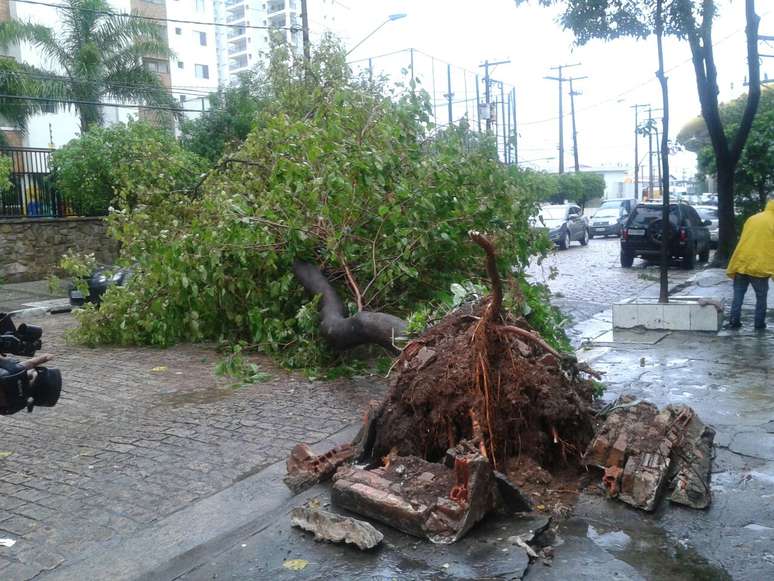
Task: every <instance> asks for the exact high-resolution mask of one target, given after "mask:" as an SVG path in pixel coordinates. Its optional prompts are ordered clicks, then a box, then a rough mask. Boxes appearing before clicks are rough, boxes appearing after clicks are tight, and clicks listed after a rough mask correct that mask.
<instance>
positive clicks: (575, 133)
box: [567, 77, 588, 173]
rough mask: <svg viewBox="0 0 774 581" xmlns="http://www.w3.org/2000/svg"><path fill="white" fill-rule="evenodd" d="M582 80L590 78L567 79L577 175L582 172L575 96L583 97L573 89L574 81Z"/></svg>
mask: <svg viewBox="0 0 774 581" xmlns="http://www.w3.org/2000/svg"><path fill="white" fill-rule="evenodd" d="M582 79H588V77H570V78H569V79H567V80H568V81H570V112H571V113H572V151H573V155H574V157H575V173H578V172H579V171H580V163H579V162H578V131H577V129H576V128H575V96H576V95H582V94H583V93H580V92H578V91H574V90H573V88H572V82H573V81H580V80H582Z"/></svg>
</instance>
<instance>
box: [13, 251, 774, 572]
mask: <svg viewBox="0 0 774 581" xmlns="http://www.w3.org/2000/svg"><path fill="white" fill-rule="evenodd" d="M547 264H548V265H553V266H556V267H557V268H558V269H559V271H560V274H559V276H558V277H557V278H556V279H553V280H550V281H548V282H549V285H550V287H551V289H552V291H554V293H555V294H554V297H553V299H552V300H553V302H554V303H555V304H556V305H557V306H559V307H560V308H562V309H563V310H564V311H565V312H566V313H567V314H568V315H570V316H571V317H572V320H573V323H574V324H573V326H572V327H571V328H570V329H569V334H570V336H571V337H572V339H573V343H574V344H575V345H576V346H577V347H578V348H579V355H580V357H581V358H585V359H588V360H590V361H591V362H592V365H593V366H594V367H595V368H597V369H599V370H602V371H605V372H606V376H605V383H606V384H607V392H606V394H605V398H606V399H608V400H612V399H615V398H616V397H617V396H619V395H620V394H622V393H631V394H633V395H635V396H636V397H638V398H647V399H648V400H650V401H653V402H654V403H656V404H658V405H660V406H661V405H664V404H667V403H687V404H689V405H691V406H693V407H694V409H695V410H696V411H697V412H698V414H699V415H700V417H701V418H702V419H703V420H704V421H705V422H706V423H708V424H711V425H712V426H713V427H714V428H715V429H716V430H717V436H716V439H715V443H716V458H715V462H714V465H713V466H714V467H713V476H712V491H713V504H712V506H711V507H710V508H709V509H708V510H705V511H695V510H690V509H686V508H683V507H678V506H669V505H668V503H665V504H664V506H662V507H661V508H660V509H659V510H658V511H657V512H656V513H655V514H652V515H649V514H644V513H642V512H639V511H636V510H634V509H631V508H629V507H627V506H624V505H622V504H620V503H617V502H614V501H608V500H606V499H604V498H602V497H599V496H594V495H584V496H581V497H580V499H579V501H578V504H577V506H576V509H575V513H574V515H573V516H572V518H570V519H569V520H566V521H563V522H561V523H559V525H558V529H557V534H558V536H557V538H556V540H555V545H556V547H555V553H554V559H553V563H552V566H550V567H548V566H545V565H543V564H542V563H541V562H539V561H538V562H536V563H533V564H532V565H531V566H530V567H529V568H526V564H527V559H526V555H525V553H524V552H523V550H522V549H520V548H519V547H517V546H514V545H513V544H511V543H510V542H509V541H508V537H509V536H512V535H513V534H514V531H515V530H516V529H515V528H514V527H519V526H522V525H523V524H524V523H520V522H519V521H516V520H514V519H512V518H504V517H497V518H490V519H487V520H486V521H485V522H484V523H482V524H481V526H479V527H476V528H475V529H474V530H473V531H472V532H471V534H470V536H469V537H466V539H465V540H464V541H463V542H462V543H459V544H457V545H453V546H451V547H442V548H440V547H437V546H434V545H430V544H428V543H427V542H425V541H420V540H417V539H413V538H411V537H408V536H406V535H403V534H402V533H399V532H397V531H392V530H390V529H389V528H388V527H384V526H382V525H377V527H378V528H379V529H380V530H382V531H383V532H384V533H385V536H386V542H385V543H384V546H383V547H382V548H379V549H377V550H376V551H374V552H371V553H361V552H359V551H357V549H353V548H350V547H342V546H338V545H329V544H323V543H316V542H314V541H313V540H312V537H311V536H310V535H309V534H308V533H304V532H302V531H299V530H298V529H291V528H290V519H289V516H288V514H289V512H290V510H291V509H292V508H293V507H294V506H297V505H299V504H301V503H302V502H304V501H306V500H309V499H310V498H315V497H316V498H318V499H319V501H320V502H321V503H323V504H324V503H326V502H327V498H328V497H327V491H326V488H325V487H317V488H315V489H313V490H311V491H309V492H307V493H305V494H302V495H300V496H297V497H292V496H291V495H290V494H289V492H288V491H287V490H285V489H284V487H283V486H282V484H281V481H280V479H281V475H282V472H283V468H282V465H283V463H284V462H283V460H284V458H285V457H286V455H287V453H288V451H289V449H290V447H291V446H292V445H293V444H294V443H296V442H299V441H310V442H313V441H319V440H323V439H326V438H329V437H331V436H332V435H334V434H336V433H337V432H338V431H339V430H341V429H342V428H344V427H346V426H356V425H357V423H358V419H359V418H360V416H361V413H362V410H363V409H364V407H365V404H366V402H367V401H368V399H371V398H379V397H380V394H381V393H382V390H383V387H384V384H383V382H382V381H381V380H379V379H378V378H359V379H356V380H353V381H347V380H340V381H337V382H309V381H306V380H304V379H303V378H301V377H299V376H297V375H294V374H288V373H286V372H283V371H280V370H276V369H273V368H271V366H270V364H268V363H267V364H266V366H267V369H268V370H269V371H270V372H271V373H272V376H273V377H272V379H271V380H269V381H267V382H265V383H262V384H256V385H252V386H243V387H240V388H234V387H233V386H230V385H227V384H224V382H222V381H220V380H219V379H217V378H214V377H213V376H212V366H213V365H214V362H215V361H216V359H217V355H216V354H215V353H214V351H213V350H212V348H211V347H207V346H181V347H178V348H174V349H170V350H164V351H161V350H154V349H126V348H120V349H119V348H116V349H97V350H91V349H86V348H82V347H72V346H68V345H66V343H65V341H64V332H65V331H66V329H67V328H69V327H71V326H72V324H73V321H72V318H71V316H70V315H57V316H55V317H51V316H49V317H47V318H46V319H45V320H43V321H42V322H43V324H44V328H45V335H44V339H45V340H46V342H47V348H49V349H52V350H53V351H54V352H55V354H56V355H57V360H56V363H57V365H58V366H60V367H62V368H63V370H64V375H65V382H66V386H65V394H64V396H63V401H62V402H61V403H60V405H59V406H57V407H56V408H53V409H51V410H38V411H36V412H35V413H33V414H32V415H29V416H28V415H26V414H19V415H17V416H14V417H12V418H3V419H2V433H3V436H4V442H5V443H4V445H3V447H2V450H0V452H2V455H0V494H2V496H0V537H9V538H13V539H15V540H16V541H17V544H16V545H15V546H14V547H13V548H10V549H9V548H0V578H2V579H10V580H16V579H29V578H32V577H35V576H40V577H41V578H48V577H51V578H56V579H78V580H80V579H98V578H110V579H134V578H148V579H177V578H185V579H267V578H277V579H332V578H335V579H489V578H492V579H494V578H496V579H520V578H526V579H544V580H548V579H551V580H565V579H592V578H593V579H598V578H610V579H653V580H666V581H672V580H674V581H677V580H683V579H686V580H688V579H691V580H693V579H699V580H703V579H706V580H714V579H719V580H723V579H737V580H744V581H747V580H750V581H753V580H755V581H758V580H763V579H774V502H772V501H773V500H774V328H773V327H774V317H773V318H772V319H771V320H770V328H769V331H768V332H767V333H764V334H760V333H754V332H752V331H751V330H749V329H743V330H742V331H737V332H727V331H722V332H720V333H717V334H716V333H677V332H660V331H649V332H648V331H638V330H633V331H626V332H613V331H612V330H611V322H610V312H609V311H610V304H611V303H612V302H613V301H616V300H621V299H623V298H628V297H630V296H634V295H643V296H653V294H655V293H656V292H657V289H658V285H657V280H656V276H657V269H656V268H655V267H653V266H652V265H646V264H644V263H640V262H638V263H636V264H635V268H634V269H630V270H627V269H621V268H620V267H619V266H618V265H617V240H612V239H611V240H592V241H591V243H590V245H589V246H588V247H585V248H580V247H575V246H573V247H572V248H571V249H570V250H568V251H566V252H558V253H556V254H555V255H553V256H552V257H551V258H549V259H548V263H544V264H543V266H542V267H540V268H541V272H542V274H547V266H546V265H547ZM541 272H536V273H534V274H535V275H536V276H541ZM693 277H695V281H694V282H692V283H690V282H689V281H690V279H691V278H693ZM670 279H671V282H672V288H673V291H674V292H675V293H681V294H701V295H703V296H707V297H709V298H726V299H730V296H731V295H730V284H729V281H728V280H727V279H725V278H724V277H723V276H722V273H718V272H717V271H705V272H703V273H696V272H688V271H682V270H680V269H672V270H670ZM0 294H1V293H0ZM21 294H23V293H21ZM770 295H774V293H770ZM27 296H28V297H29V296H32V295H27ZM9 297H10V295H9ZM33 298H34V297H33ZM1 299H2V296H0V300H1ZM9 300H15V301H17V303H19V304H21V302H22V301H24V302H29V301H28V299H25V298H24V296H21V297H16V296H14V297H10V299H9ZM9 304H10V303H9ZM751 308H752V297H748V301H747V303H746V305H745V311H744V317H745V318H746V321H748V323H749V319H750V315H751ZM773 314H774V313H773ZM338 438H339V439H340V440H342V441H344V440H346V439H347V438H348V436H344V435H341V434H339V436H338ZM503 527H505V528H503ZM293 559H298V560H301V561H306V564H305V565H304V566H303V568H302V569H300V570H295V571H294V570H291V569H289V568H288V567H287V566H286V565H287V564H288V561H291V560H293ZM119 565H120V566H119ZM122 567H123V568H122ZM525 571H526V572H525Z"/></svg>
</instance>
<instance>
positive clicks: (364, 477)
mask: <svg viewBox="0 0 774 581" xmlns="http://www.w3.org/2000/svg"><path fill="white" fill-rule="evenodd" d="M331 498H332V500H333V502H334V504H336V505H338V506H341V507H343V508H345V509H347V510H350V511H352V512H354V513H356V514H362V515H364V516H366V517H368V518H372V519H375V520H378V521H380V522H383V523H385V524H388V525H390V526H392V527H394V528H397V529H398V530H401V531H403V532H405V533H408V534H410V535H414V536H417V537H424V538H428V539H430V540H431V541H432V542H434V543H439V544H447V543H453V542H455V541H457V540H458V539H460V538H461V537H462V536H463V535H464V534H465V533H466V532H468V530H470V528H472V527H473V525H474V524H476V523H477V522H478V521H480V520H481V519H482V518H483V517H484V516H485V515H486V514H487V513H488V512H490V511H491V510H493V509H494V508H495V507H496V504H497V500H498V495H497V493H496V486H495V483H494V475H493V473H492V468H491V466H490V464H489V462H488V461H487V459H486V458H484V457H483V456H482V455H481V454H479V453H478V452H471V453H466V454H460V455H457V456H456V457H455V459H454V469H453V470H450V469H448V468H447V467H445V466H444V465H443V464H437V463H432V462H427V461H425V460H422V459H421V458H417V457H413V456H408V457H400V456H396V457H392V458H390V462H389V464H388V465H387V466H385V467H382V468H376V469H374V470H361V469H359V468H353V467H342V468H341V469H339V470H338V471H337V472H336V475H335V476H334V485H333V489H332V490H331Z"/></svg>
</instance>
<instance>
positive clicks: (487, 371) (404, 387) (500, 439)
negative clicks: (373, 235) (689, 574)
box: [365, 232, 593, 471]
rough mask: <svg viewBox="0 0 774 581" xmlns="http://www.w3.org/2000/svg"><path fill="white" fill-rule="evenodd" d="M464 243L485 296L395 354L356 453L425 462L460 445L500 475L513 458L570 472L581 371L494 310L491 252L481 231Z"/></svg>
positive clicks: (584, 434)
mask: <svg viewBox="0 0 774 581" xmlns="http://www.w3.org/2000/svg"><path fill="white" fill-rule="evenodd" d="M471 239H472V240H473V242H475V243H476V244H478V245H479V246H481V247H482V248H483V249H484V251H485V252H486V255H487V258H486V265H487V271H488V273H489V277H490V279H491V280H492V295H491V296H490V297H487V298H484V299H482V300H481V301H479V302H478V303H477V304H475V305H466V306H463V307H462V308H460V309H459V310H457V311H455V312H453V313H451V314H449V315H447V316H446V317H445V318H444V319H443V320H442V321H441V322H440V323H438V324H437V325H436V326H435V327H433V328H431V329H429V330H428V331H427V332H425V333H424V334H423V335H422V336H421V337H419V338H418V339H416V340H414V341H413V342H412V343H410V344H409V345H408V346H407V347H406V349H404V351H403V353H402V354H401V356H400V358H399V359H398V361H397V364H396V366H395V370H394V372H393V375H392V380H391V383H390V390H389V392H388V395H387V397H386V399H385V400H384V402H383V403H382V404H381V408H380V409H379V411H378V412H377V413H376V414H375V415H374V430H373V437H372V438H371V439H370V441H369V445H368V446H367V447H366V450H365V452H366V454H367V455H370V456H371V457H372V458H381V457H383V456H386V455H388V454H389V453H391V452H392V453H393V454H394V453H397V454H399V455H400V456H407V455H416V456H420V457H422V458H425V459H428V460H431V461H432V460H439V459H441V458H442V457H443V456H444V454H445V452H446V450H447V449H448V448H450V447H451V446H452V445H454V444H457V443H459V442H460V441H461V440H463V439H466V440H471V441H473V442H474V444H475V445H476V446H477V447H478V448H479V449H480V450H481V452H482V453H483V454H484V455H485V456H486V457H487V458H489V460H490V462H492V464H493V466H494V467H495V468H496V469H499V470H503V471H504V470H506V469H507V467H508V465H509V463H512V462H513V459H514V458H516V457H518V459H519V460H521V461H524V462H526V461H527V460H529V461H530V462H532V463H533V464H532V465H535V466H537V467H542V468H541V469H546V470H551V469H553V468H556V469H560V470H561V469H564V468H567V467H572V466H579V462H578V461H579V455H580V453H581V451H583V450H585V449H586V446H587V444H588V442H589V441H590V439H591V437H592V435H593V423H592V422H593V414H592V411H591V404H592V399H593V384H592V382H591V381H589V380H586V379H583V378H581V372H586V373H589V372H590V370H588V369H581V368H579V367H578V366H577V364H576V363H575V359H574V358H573V357H572V356H569V355H564V354H561V353H559V352H557V351H556V350H555V349H554V348H552V347H551V346H550V345H548V344H547V343H546V342H545V341H544V340H543V339H542V338H541V337H540V336H539V334H537V333H536V332H534V331H533V330H532V329H531V328H530V326H529V324H528V323H527V321H526V320H524V319H523V318H521V317H515V316H514V315H512V314H510V313H503V312H502V283H501V280H500V277H499V275H498V273H497V268H496V260H495V254H494V247H493V246H492V244H491V242H490V241H489V240H487V239H486V238H485V237H484V236H482V235H481V234H478V233H475V232H472V233H471ZM524 465H526V464H524Z"/></svg>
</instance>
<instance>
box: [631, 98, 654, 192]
mask: <svg viewBox="0 0 774 581" xmlns="http://www.w3.org/2000/svg"><path fill="white" fill-rule="evenodd" d="M645 107H650V105H632V106H631V107H629V108H630V109H634V199H635V200H639V198H640V151H639V147H638V144H639V141H640V135H639V129H640V119H639V116H638V113H639V111H640V109H644V108H645Z"/></svg>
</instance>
